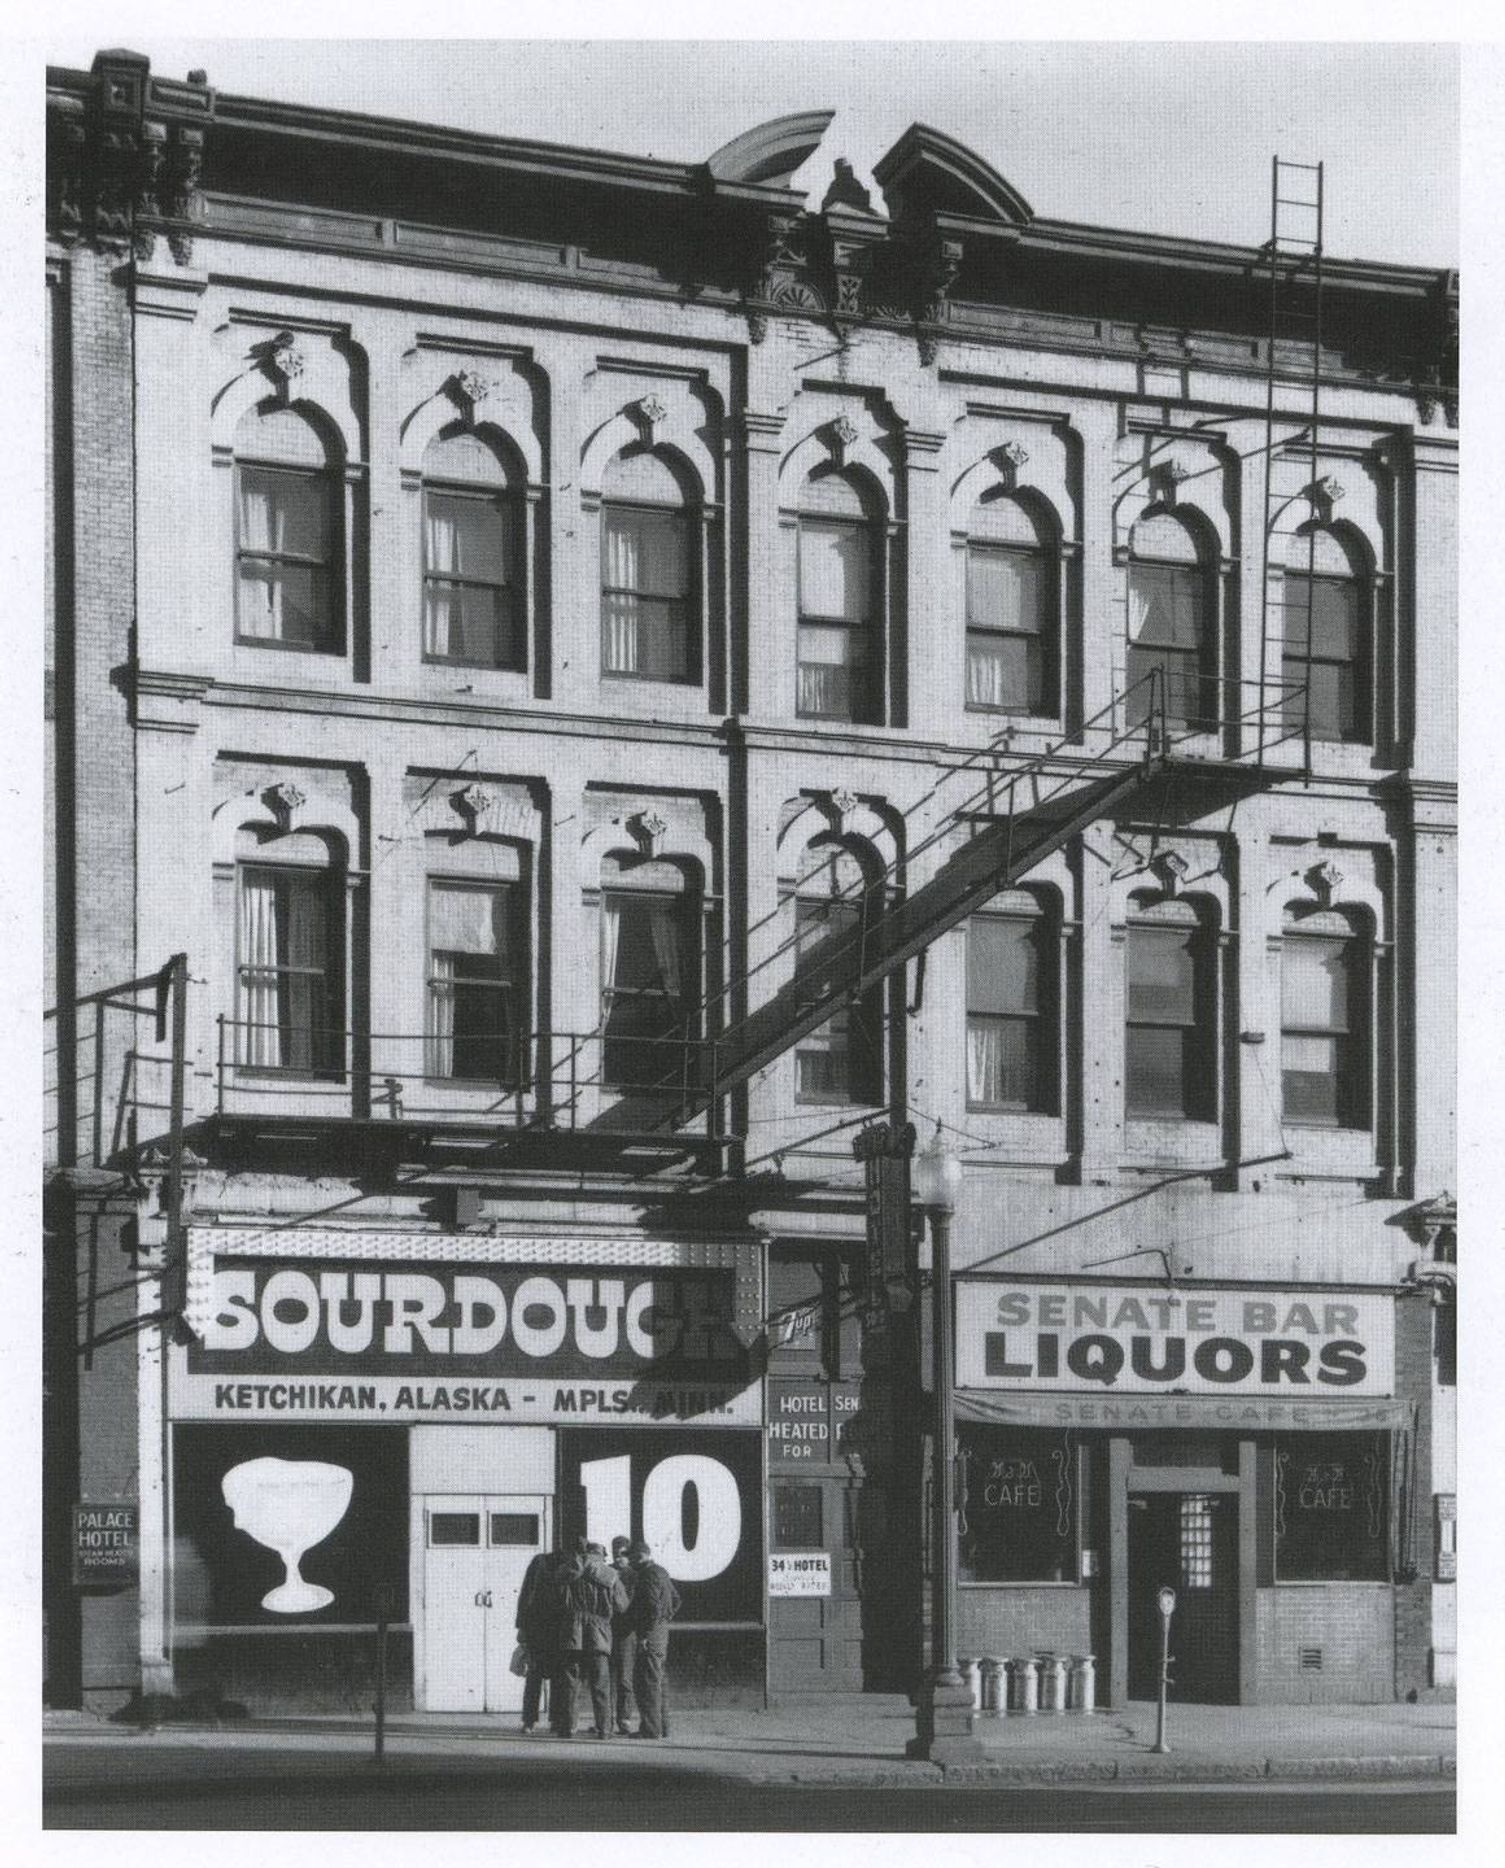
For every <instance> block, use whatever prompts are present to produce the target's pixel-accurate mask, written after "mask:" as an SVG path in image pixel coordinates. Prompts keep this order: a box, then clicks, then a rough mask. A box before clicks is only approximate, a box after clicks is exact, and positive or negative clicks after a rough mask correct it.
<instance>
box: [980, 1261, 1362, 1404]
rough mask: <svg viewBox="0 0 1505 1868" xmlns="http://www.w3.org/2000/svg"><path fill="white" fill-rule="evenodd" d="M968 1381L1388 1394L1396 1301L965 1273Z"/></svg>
mask: <svg viewBox="0 0 1505 1868" xmlns="http://www.w3.org/2000/svg"><path fill="white" fill-rule="evenodd" d="M956 1311H957V1317H956V1332H957V1356H956V1379H957V1385H958V1387H960V1388H969V1389H978V1390H986V1389H1033V1390H1036V1391H1039V1390H1057V1391H1063V1392H1074V1393H1078V1394H1089V1393H1092V1392H1094V1391H1096V1392H1099V1393H1102V1392H1106V1391H1111V1392H1113V1393H1115V1394H1124V1393H1128V1394H1153V1393H1156V1392H1159V1393H1161V1394H1166V1393H1184V1394H1192V1395H1199V1394H1222V1395H1238V1396H1240V1397H1242V1396H1244V1395H1257V1396H1280V1397H1283V1398H1291V1399H1295V1398H1297V1397H1308V1398H1310V1397H1315V1396H1320V1395H1345V1394H1346V1395H1385V1394H1389V1393H1390V1392H1391V1390H1392V1388H1393V1386H1394V1378H1395V1300H1394V1299H1393V1298H1390V1297H1380V1296H1375V1295H1372V1294H1369V1293H1363V1294H1358V1293H1352V1292H1337V1291H1313V1290H1294V1291H1272V1290H1255V1289H1249V1288H1243V1289H1225V1290H1198V1291H1172V1290H1167V1289H1166V1288H1165V1287H1164V1286H1150V1285H1085V1284H1083V1285H1054V1284H1007V1283H1003V1282H994V1281H991V1280H987V1281H985V1280H982V1279H962V1280H960V1281H959V1282H958V1285H957V1294H956Z"/></svg>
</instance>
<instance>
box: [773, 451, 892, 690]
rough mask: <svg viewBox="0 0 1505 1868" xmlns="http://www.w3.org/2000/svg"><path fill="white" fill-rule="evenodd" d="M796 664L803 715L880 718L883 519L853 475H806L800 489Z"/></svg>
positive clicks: (874, 500)
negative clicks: (797, 665) (797, 646)
mask: <svg viewBox="0 0 1505 1868" xmlns="http://www.w3.org/2000/svg"><path fill="white" fill-rule="evenodd" d="M798 523H799V649H798V658H799V668H798V676H797V681H798V686H797V690H796V700H795V710H796V712H797V713H799V714H800V715H802V716H804V717H805V718H807V719H818V720H856V721H866V722H869V723H870V724H875V725H876V724H877V723H879V722H880V721H881V720H882V718H883V654H884V647H883V525H882V514H881V512H880V510H879V502H878V499H877V496H876V493H875V492H874V491H872V490H871V489H869V488H868V487H867V486H866V485H865V484H863V483H862V482H861V481H860V480H859V479H858V478H857V477H856V476H855V475H852V474H845V473H837V472H834V471H831V470H827V471H825V472H823V473H819V474H813V475H812V476H811V477H810V478H809V479H808V480H807V481H806V482H805V484H804V486H803V488H802V489H801V492H800V508H799V521H798Z"/></svg>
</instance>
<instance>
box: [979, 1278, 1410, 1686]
mask: <svg viewBox="0 0 1505 1868" xmlns="http://www.w3.org/2000/svg"><path fill="white" fill-rule="evenodd" d="M1428 1328H1429V1323H1428V1318H1427V1315H1426V1313H1425V1310H1424V1308H1422V1307H1419V1306H1416V1305H1411V1306H1406V1305H1403V1304H1401V1305H1398V1304H1397V1301H1396V1298H1395V1297H1394V1296H1393V1295H1392V1294H1389V1293H1385V1294H1381V1293H1378V1292H1374V1291H1355V1290H1352V1289H1343V1290H1321V1289H1317V1288H1309V1287H1298V1288H1293V1289H1289V1290H1271V1289H1262V1288H1258V1287H1254V1286H1236V1287H1235V1286H1229V1287H1224V1288H1208V1287H1201V1288H1198V1287H1193V1286H1184V1287H1179V1288H1176V1289H1167V1288H1166V1286H1164V1285H1159V1286H1149V1285H1108V1284H1090V1283H1080V1284H1072V1285H1069V1286H1068V1285H1063V1284H1053V1283H1045V1282H1040V1283H1035V1282H1032V1281H1029V1280H1023V1279H1019V1280H1014V1281H1004V1280H997V1279H984V1278H978V1279H968V1278H962V1279H960V1280H959V1281H958V1284H957V1293H956V1329H957V1350H956V1386H957V1395H956V1412H957V1421H958V1442H959V1455H960V1467H961V1474H960V1477H961V1483H960V1486H959V1493H960V1499H959V1520H958V1525H959V1538H958V1541H959V1584H960V1587H959V1597H960V1601H959V1638H960V1642H961V1646H962V1649H963V1651H964V1652H968V1653H973V1654H977V1655H979V1656H983V1655H993V1656H1004V1657H1007V1656H1009V1655H1013V1654H1021V1653H1022V1654H1031V1653H1035V1652H1040V1651H1050V1652H1056V1653H1064V1654H1093V1655H1095V1656H1096V1658H1097V1662H1098V1666H1099V1669H1100V1670H1101V1671H1102V1673H1103V1675H1104V1686H1105V1688H1106V1690H1107V1693H1108V1695H1109V1697H1110V1699H1111V1702H1112V1703H1113V1704H1122V1703H1123V1701H1124V1700H1125V1699H1126V1698H1134V1699H1140V1698H1152V1697H1153V1696H1154V1694H1155V1691H1156V1688H1157V1674H1158V1666H1159V1643H1160V1621H1159V1612H1158V1608H1157V1603H1156V1596H1157V1591H1158V1590H1159V1589H1160V1588H1161V1587H1162V1586H1165V1585H1169V1586H1171V1587H1173V1588H1174V1589H1175V1590H1176V1593H1177V1609H1176V1625H1175V1628H1174V1631H1173V1639H1172V1646H1173V1648H1174V1651H1175V1655H1176V1668H1175V1677H1176V1683H1177V1684H1176V1697H1177V1698H1179V1699H1184V1700H1192V1701H1197V1700H1201V1701H1207V1702H1218V1701H1222V1702H1227V1703H1234V1704H1237V1703H1243V1704H1253V1703H1258V1702H1260V1701H1271V1702H1282V1701H1291V1700H1297V1699H1304V1700H1320V1699H1330V1700H1367V1699H1372V1700H1376V1701H1379V1700H1388V1699H1390V1698H1391V1697H1392V1692H1393V1660H1394V1652H1395V1640H1396V1634H1395V1604H1394V1592H1393V1589H1392V1583H1393V1582H1394V1581H1395V1579H1396V1578H1397V1576H1398V1575H1399V1574H1400V1573H1401V1571H1402V1570H1403V1568H1404V1565H1405V1562H1406V1560H1407V1548H1408V1539H1410V1538H1412V1537H1414V1535H1415V1529H1416V1527H1415V1519H1416V1515H1417V1510H1418V1506H1419V1503H1420V1501H1419V1500H1418V1497H1417V1485H1416V1479H1415V1470H1414V1469H1415V1459H1416V1441H1417V1435H1418V1431H1419V1430H1422V1431H1424V1430H1425V1424H1426V1423H1425V1421H1424V1419H1423V1418H1422V1416H1423V1413H1424V1410H1425V1407H1426V1405H1427V1389H1426V1368H1427V1360H1426V1358H1427V1353H1428V1350H1427V1334H1426V1333H1427V1330H1428ZM1413 1336H1414V1337H1415V1339H1416V1340H1415V1341H1414V1342H1413V1341H1412V1340H1411V1339H1412V1337H1413ZM1401 1366H1406V1367H1414V1368H1416V1369H1417V1370H1418V1372H1419V1373H1418V1377H1417V1379H1416V1380H1415V1381H1414V1382H1412V1383H1411V1384H1410V1386H1411V1387H1413V1388H1414V1389H1415V1392H1414V1393H1412V1392H1408V1391H1407V1388H1406V1386H1404V1385H1401V1384H1399V1383H1398V1379H1397V1370H1398V1368H1400V1367H1401ZM1290 1656H1295V1657H1296V1659H1295V1667H1296V1668H1297V1669H1298V1670H1300V1671H1301V1673H1302V1677H1301V1678H1299V1679H1297V1678H1294V1677H1290V1676H1291V1673H1292V1663H1291V1661H1290V1660H1289V1659H1288V1657H1290Z"/></svg>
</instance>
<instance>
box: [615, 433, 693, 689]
mask: <svg viewBox="0 0 1505 1868" xmlns="http://www.w3.org/2000/svg"><path fill="white" fill-rule="evenodd" d="M602 500H603V503H602V508H601V671H602V673H603V674H608V675H622V676H629V677H636V678H637V679H638V680H642V681H677V682H696V681H699V679H700V668H701V647H700V638H701V627H700V592H699V589H698V582H699V580H698V578H697V576H696V559H697V549H696V547H697V542H698V527H697V525H696V523H695V514H694V513H693V511H692V510H691V508H690V504H689V501H688V500H687V497H686V491H685V486H684V484H683V480H682V476H681V474H680V472H678V471H677V470H676V469H675V467H673V466H672V465H671V464H670V462H669V461H668V460H667V459H666V458H665V457H664V456H663V455H662V454H660V453H655V452H654V451H653V450H652V449H651V448H633V449H629V450H628V451H627V452H626V453H624V454H619V455H617V457H616V458H615V459H614V460H613V461H612V462H611V463H610V465H609V466H608V467H607V470H606V477H605V482H604V484H603V487H602Z"/></svg>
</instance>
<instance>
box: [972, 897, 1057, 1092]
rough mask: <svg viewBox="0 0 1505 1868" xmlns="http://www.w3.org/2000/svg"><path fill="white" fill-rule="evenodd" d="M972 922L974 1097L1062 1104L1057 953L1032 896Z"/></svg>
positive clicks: (1014, 899) (1045, 918) (1008, 899)
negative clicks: (1057, 1041) (1057, 1057)
mask: <svg viewBox="0 0 1505 1868" xmlns="http://www.w3.org/2000/svg"><path fill="white" fill-rule="evenodd" d="M1005 901H1006V905H1007V910H1008V912H1007V913H999V912H989V913H987V914H981V915H974V916H973V917H972V919H971V920H970V921H969V922H968V924H967V1101H968V1103H969V1104H970V1105H971V1106H972V1107H974V1108H978V1109H1026V1110H1034V1111H1039V1112H1047V1113H1048V1112H1051V1111H1053V1110H1054V1108H1055V1082H1054V1077H1055V1073H1054V1070H1053V1068H1052V1066H1053V1064H1054V1060H1055V1048H1056V1046H1055V1036H1056V1033H1055V1024H1056V1020H1055V1000H1056V994H1055V985H1056V974H1057V960H1056V954H1055V952H1054V941H1053V939H1052V929H1051V926H1050V920H1049V917H1048V916H1047V915H1046V914H1045V913H1044V911H1043V910H1042V908H1041V906H1040V903H1039V902H1038V901H1037V900H1036V899H1035V897H1034V896H1033V895H1030V894H1027V893H1025V892H1024V891H1022V890H1021V891H1017V892H1015V893H1013V894H1011V895H1009V896H1008V897H1006V898H1005Z"/></svg>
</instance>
